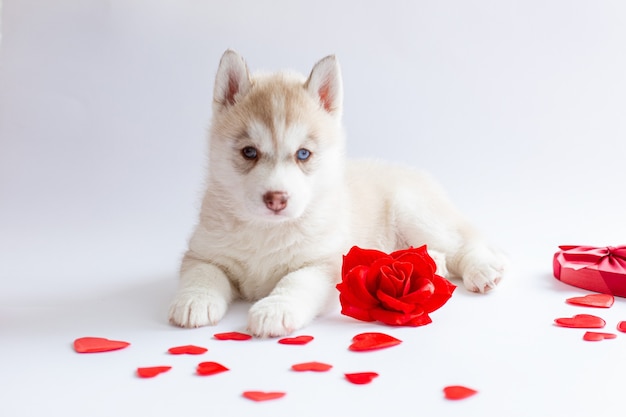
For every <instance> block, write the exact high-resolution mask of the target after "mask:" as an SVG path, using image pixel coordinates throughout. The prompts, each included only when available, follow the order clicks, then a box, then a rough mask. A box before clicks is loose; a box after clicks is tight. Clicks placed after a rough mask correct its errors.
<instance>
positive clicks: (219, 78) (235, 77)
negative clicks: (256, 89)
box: [213, 49, 252, 107]
mask: <svg viewBox="0 0 626 417" xmlns="http://www.w3.org/2000/svg"><path fill="white" fill-rule="evenodd" d="M251 84H252V83H251V81H250V72H249V71H248V66H247V65H246V61H244V60H243V58H242V57H241V56H240V55H239V54H238V53H237V52H235V51H233V50H231V49H229V50H227V51H226V52H224V55H222V59H221V60H220V66H219V68H218V69H217V75H216V76H215V87H214V88H213V101H214V102H215V105H218V106H220V107H228V106H232V105H233V104H235V103H236V102H237V101H239V100H240V99H241V98H242V97H243V96H244V95H245V94H246V93H247V92H248V90H249V89H250V86H251Z"/></svg>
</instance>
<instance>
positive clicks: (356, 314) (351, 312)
mask: <svg viewBox="0 0 626 417" xmlns="http://www.w3.org/2000/svg"><path fill="white" fill-rule="evenodd" d="M339 300H340V301H341V314H343V315H345V316H349V317H352V318H355V319H357V320H361V321H368V322H369V321H376V320H375V319H373V318H372V316H371V315H370V312H369V310H368V309H363V308H357V307H354V306H352V305H350V304H349V303H346V302H344V301H343V298H342V297H341V296H340V297H339Z"/></svg>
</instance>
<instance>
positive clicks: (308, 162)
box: [209, 50, 343, 222]
mask: <svg viewBox="0 0 626 417" xmlns="http://www.w3.org/2000/svg"><path fill="white" fill-rule="evenodd" d="M342 96H343V92H342V82H341V74H340V69H339V65H338V63H337V61H336V59H335V57H334V56H329V57H326V58H324V59H322V60H321V61H319V62H318V63H317V64H316V65H315V66H314V68H313V70H312V71H311V74H310V76H309V77H308V79H307V78H305V77H303V76H301V75H298V74H291V73H285V72H283V73H275V74H267V75H257V76H255V77H251V76H250V73H249V71H248V68H247V66H246V63H245V62H244V60H243V59H242V58H241V57H240V56H239V55H238V54H237V53H236V52H233V51H230V50H229V51H226V52H225V53H224V55H223V57H222V60H221V61H220V66H219V69H218V72H217V76H216V80H215V90H214V97H213V121H212V128H211V138H210V140H211V144H210V154H209V155H210V181H211V183H212V184H214V185H215V186H216V187H217V188H218V189H219V190H220V191H219V194H220V196H218V197H216V198H223V199H224V200H225V201H227V202H228V204H227V206H228V207H229V209H230V210H232V211H233V214H235V215H237V216H239V217H242V218H245V219H257V220H261V221H270V222H276V221H287V220H292V219H297V218H299V217H301V216H302V215H303V214H304V213H306V212H307V210H308V209H309V208H310V207H311V206H312V205H314V204H316V201H318V200H320V199H324V198H326V197H327V196H326V195H325V193H326V192H327V191H328V190H329V189H331V188H332V185H333V183H334V182H337V181H341V175H342V169H343V162H342V159H343V129H342V127H341V111H342Z"/></svg>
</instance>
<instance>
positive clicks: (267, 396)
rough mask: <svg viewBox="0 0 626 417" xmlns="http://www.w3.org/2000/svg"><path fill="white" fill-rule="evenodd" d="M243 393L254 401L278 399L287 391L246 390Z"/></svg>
mask: <svg viewBox="0 0 626 417" xmlns="http://www.w3.org/2000/svg"><path fill="white" fill-rule="evenodd" d="M242 395H243V396H244V397H246V398H247V399H249V400H252V401H268V400H276V399H278V398H282V397H284V396H285V395H286V393H285V392H266V391H245V392H244V393H243V394H242Z"/></svg>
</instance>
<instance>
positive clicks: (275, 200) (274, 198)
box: [263, 191, 289, 213]
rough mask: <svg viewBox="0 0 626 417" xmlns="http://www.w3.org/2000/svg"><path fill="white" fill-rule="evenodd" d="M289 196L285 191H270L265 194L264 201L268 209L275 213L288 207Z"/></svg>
mask: <svg viewBox="0 0 626 417" xmlns="http://www.w3.org/2000/svg"><path fill="white" fill-rule="evenodd" d="M288 199H289V196H287V193H286V192H284V191H268V192H266V193H265V194H263V201H264V202H265V205H266V206H267V208H268V209H270V210H272V211H273V212H274V213H278V212H279V211H281V210H283V209H284V208H285V207H287V200H288Z"/></svg>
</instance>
